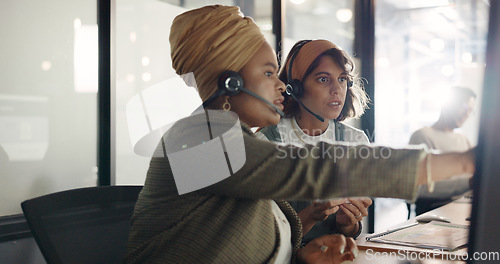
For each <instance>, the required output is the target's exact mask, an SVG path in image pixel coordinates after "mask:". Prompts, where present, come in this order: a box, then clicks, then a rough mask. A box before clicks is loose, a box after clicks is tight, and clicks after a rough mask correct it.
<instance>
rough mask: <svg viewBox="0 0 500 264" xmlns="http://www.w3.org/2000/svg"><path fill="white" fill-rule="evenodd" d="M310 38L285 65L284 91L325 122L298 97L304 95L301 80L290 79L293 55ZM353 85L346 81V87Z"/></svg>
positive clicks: (322, 119)
mask: <svg viewBox="0 0 500 264" xmlns="http://www.w3.org/2000/svg"><path fill="white" fill-rule="evenodd" d="M311 41H312V40H306V41H304V43H303V44H302V45H300V46H299V47H298V48H297V50H296V51H295V52H294V53H293V54H292V57H291V58H290V63H289V64H288V67H287V74H286V75H287V76H286V77H287V85H286V89H285V93H286V94H287V95H288V96H291V97H292V98H293V99H295V101H297V102H298V103H299V104H300V105H301V106H302V107H304V109H306V110H307V111H308V112H309V113H311V115H313V116H314V117H316V118H317V119H318V120H319V121H321V122H325V119H324V118H323V117H322V116H320V115H318V114H316V113H314V112H313V111H311V110H309V108H307V107H306V106H305V105H304V104H303V103H302V102H301V101H300V100H299V98H300V97H302V96H303V95H304V85H303V84H302V82H301V81H300V80H298V79H292V68H293V61H294V60H295V57H297V55H298V54H299V52H300V49H302V47H304V46H305V45H306V44H307V43H309V42H311ZM352 85H353V82H352V81H351V80H349V81H347V87H348V88H349V87H352Z"/></svg>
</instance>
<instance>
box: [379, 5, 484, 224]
mask: <svg viewBox="0 0 500 264" xmlns="http://www.w3.org/2000/svg"><path fill="white" fill-rule="evenodd" d="M488 11H489V5H488V1H482V0H455V1H451V0H450V1H448V0H439V1H420V0H404V1H401V0H381V1H377V6H376V19H375V34H376V35H375V37H376V50H375V102H376V103H375V104H376V110H375V139H376V140H375V141H376V143H379V144H384V145H389V146H394V147H402V146H405V145H407V144H408V142H409V139H410V136H411V134H412V133H413V132H414V131H415V130H417V129H419V128H422V127H424V126H430V125H432V124H433V123H434V122H435V121H437V119H438V117H439V113H440V108H441V105H442V104H443V103H444V102H446V100H447V98H448V95H447V91H448V89H450V88H451V87H452V86H463V87H468V88H471V89H472V90H474V91H475V92H476V94H477V95H478V97H477V99H476V103H475V106H476V108H475V109H476V110H475V111H474V112H473V113H472V115H471V116H470V117H469V119H468V120H467V121H466V122H465V123H464V125H463V126H462V127H461V128H459V129H457V131H458V132H460V133H463V134H464V135H466V136H467V137H468V138H469V140H470V141H471V143H472V145H475V144H476V142H477V133H478V124H479V113H478V112H479V109H480V108H479V105H480V104H481V94H482V91H481V87H482V83H483V72H484V61H485V48H486V33H487V26H488ZM387 201H388V200H387ZM375 208H376V210H377V213H376V215H377V218H376V222H375V231H377V230H384V229H385V228H386V227H387V226H390V225H394V224H397V223H400V222H402V221H403V220H405V219H406V216H405V214H406V212H407V209H406V204H405V203H404V201H399V202H397V201H392V202H388V203H387V204H378V203H377V206H376V207H375Z"/></svg>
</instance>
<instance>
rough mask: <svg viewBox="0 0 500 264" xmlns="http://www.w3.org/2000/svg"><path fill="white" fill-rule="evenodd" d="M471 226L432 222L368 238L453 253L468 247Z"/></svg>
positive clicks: (373, 240)
mask: <svg viewBox="0 0 500 264" xmlns="http://www.w3.org/2000/svg"><path fill="white" fill-rule="evenodd" d="M468 236H469V226H467V225H458V224H451V223H443V222H437V221H432V222H430V223H427V224H418V225H413V226H410V227H408V228H404V229H399V230H397V231H395V232H391V233H384V234H381V235H380V236H377V235H375V236H370V237H369V238H367V240H368V241H371V242H379V243H387V244H395V245H402V246H412V247H419V248H430V249H442V250H447V251H453V250H455V249H457V248H460V247H462V246H465V245H467V242H468Z"/></svg>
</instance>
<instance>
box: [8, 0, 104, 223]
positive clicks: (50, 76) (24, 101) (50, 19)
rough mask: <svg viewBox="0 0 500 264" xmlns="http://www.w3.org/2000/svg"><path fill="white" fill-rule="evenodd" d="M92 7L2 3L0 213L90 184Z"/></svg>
mask: <svg viewBox="0 0 500 264" xmlns="http://www.w3.org/2000/svg"><path fill="white" fill-rule="evenodd" d="M96 14H97V7H96V3H95V2H93V1H84V0H73V1H58V0H51V1H26V0H15V1H14V0H5V1H2V8H1V10H0V23H1V24H2V27H1V29H0V35H1V36H2V41H1V44H0V46H1V49H0V54H1V57H2V60H0V72H1V73H0V74H1V76H2V77H1V78H0V87H1V88H0V182H1V184H0V216H4V215H12V214H19V213H21V207H20V203H21V202H22V201H23V200H26V199H29V198H32V197H36V196H40V195H44V194H48V193H52V192H56V191H61V190H65V189H72V188H77V187H83V186H95V185H96V184H97V168H96V159H97V158H96V153H97V139H96V137H97V113H96V109H97V61H98V60H97V18H96Z"/></svg>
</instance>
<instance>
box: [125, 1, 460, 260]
mask: <svg viewBox="0 0 500 264" xmlns="http://www.w3.org/2000/svg"><path fill="white" fill-rule="evenodd" d="M170 42H171V49H172V54H171V55H172V64H173V67H174V69H175V70H176V71H177V73H178V74H188V73H193V75H194V80H195V81H196V83H197V87H198V91H199V94H200V97H201V98H202V100H203V101H204V105H205V106H206V107H207V108H206V109H205V110H204V111H202V113H201V114H199V115H195V116H190V117H188V118H185V119H183V120H180V121H179V122H178V123H177V124H176V125H174V127H172V129H170V130H169V131H168V132H167V133H166V136H167V135H168V138H167V139H165V138H164V139H162V141H161V142H160V143H159V144H158V148H157V152H156V153H155V156H154V157H153V158H152V159H151V163H150V167H149V170H148V174H147V178H146V182H145V184H144V188H143V190H142V192H141V193H140V195H139V198H138V201H137V204H136V207H135V211H134V215H133V217H132V222H131V230H130V235H129V243H128V246H127V254H126V256H125V260H124V263H295V262H301V263H316V262H321V263H341V262H343V261H345V260H352V259H353V258H354V257H355V255H356V254H357V247H356V245H355V244H354V241H353V239H352V238H345V237H344V236H342V235H326V236H322V237H319V238H317V239H315V240H313V241H311V242H310V243H308V244H307V245H306V246H305V247H304V248H300V240H301V234H302V227H301V224H300V219H299V218H298V216H297V214H296V213H295V211H294V210H293V209H292V208H291V206H290V204H288V203H287V202H285V201H284V200H285V199H286V200H301V199H302V200H313V199H318V198H332V197H345V196H359V195H370V196H377V195H379V196H391V197H397V198H404V199H411V198H412V195H413V193H414V190H415V189H416V186H417V184H422V183H424V182H426V179H428V177H426V173H425V170H423V169H422V167H423V166H424V165H425V163H424V160H425V157H426V155H425V152H424V151H423V150H415V149H413V150H402V151H399V150H394V151H393V153H392V154H391V158H390V159H387V160H378V161H376V160H375V159H374V158H367V159H364V160H360V159H359V157H344V158H341V157H336V158H335V159H334V158H332V157H334V156H335V153H336V152H337V150H339V149H340V150H343V151H346V150H347V146H333V145H327V144H325V145H318V146H315V147H312V146H311V147H308V148H296V147H293V146H289V147H286V146H278V147H277V146H276V145H274V144H272V143H269V142H265V141H262V140H259V139H257V138H256V137H255V136H254V135H253V133H252V131H251V130H250V128H249V127H256V126H267V125H272V124H277V123H278V121H279V119H280V114H279V112H280V111H281V109H283V106H282V102H283V95H282V94H281V93H282V92H283V91H284V89H285V85H284V83H283V82H282V81H280V80H279V78H278V63H277V60H276V56H275V54H274V52H273V50H272V48H271V47H270V45H269V44H268V43H267V42H266V41H265V40H264V37H263V36H262V33H261V32H260V30H259V29H258V27H257V26H256V25H255V23H254V22H253V21H252V19H250V18H247V17H244V16H243V15H242V14H241V13H240V12H239V9H238V8H237V7H227V6H206V7H203V8H199V9H195V10H192V11H188V12H186V13H183V14H181V15H179V16H177V17H176V18H175V20H174V21H173V24H172V30H171V36H170ZM227 70H230V71H233V73H231V74H232V75H234V76H232V77H231V78H228V76H229V75H227V74H226V73H225V72H226V71H227ZM244 89H245V90H244ZM221 91H222V92H221ZM239 91H244V92H239ZM221 109H224V111H222V110H221ZM278 110H279V111H278ZM225 111H227V112H225ZM214 112H222V114H221V115H220V116H217V117H215V118H213V115H212V114H213V113H214ZM231 112H233V113H234V114H236V115H237V116H238V118H239V119H238V122H236V125H235V126H238V127H237V130H238V131H239V132H240V134H241V138H242V142H241V145H233V144H231V142H234V135H227V134H226V133H223V134H222V135H220V136H215V137H214V136H213V135H212V133H213V132H214V131H216V130H217V127H216V125H217V124H219V123H221V122H222V123H223V122H224V121H225V120H224V119H225V118H227V117H230V116H233V114H231ZM239 121H241V123H242V125H241V127H240V126H239V124H240V123H239ZM235 126H233V127H235ZM206 134H210V137H209V138H208V139H209V140H206V141H205V140H204V141H200V142H198V143H199V145H196V147H192V145H191V143H193V142H192V141H190V139H191V138H189V137H186V136H185V135H206ZM172 146H174V147H177V146H178V147H179V149H175V152H172V151H171V150H172V149H171V148H170V147H172ZM210 146H216V147H217V150H218V152H201V153H200V152H198V151H197V150H206V147H210ZM380 150H381V149H380V148H368V149H366V151H368V154H371V153H374V152H376V151H380ZM238 151H240V152H238ZM366 151H365V152H366ZM304 152H306V154H307V155H304ZM162 153H166V155H156V154H162ZM234 153H237V154H238V155H233V154H234ZM322 154H324V155H328V156H329V157H327V156H321V155H322ZM219 157H220V158H222V159H223V161H224V164H225V166H226V167H224V168H220V167H217V164H212V163H211V161H212V160H216V158H219ZM434 158H437V157H434ZM238 159H243V161H244V162H243V163H242V164H241V166H233V165H235V164H236V163H237V161H238ZM178 162H180V163H178ZM178 164H184V166H179V165H178ZM354 164H356V166H357V167H356V168H353V165H354ZM210 165H212V167H211V168H210V169H200V168H206V167H207V166H210ZM457 167H461V168H463V167H462V166H454V168H457ZM368 170H369V171H370V172H371V173H370V174H369V175H367V171H368ZM179 171H180V172H183V173H184V172H186V171H196V174H195V175H188V176H190V178H189V179H192V180H196V182H187V184H188V185H189V184H193V185H194V184H198V185H197V186H200V187H199V188H197V189H195V190H192V191H183V190H184V189H183V188H184V187H185V186H184V185H182V184H186V178H178V175H180V174H178V172H179ZM219 172H220V174H222V173H223V172H229V173H230V176H228V177H226V178H218V180H217V181H216V182H214V183H211V184H205V185H204V184H203V183H204V182H206V180H207V179H208V178H210V177H212V176H214V173H215V174H217V173H219ZM347 172H349V177H346V174H347ZM452 173H453V171H446V172H445V173H443V171H440V173H436V175H435V176H433V177H434V178H433V179H435V180H438V179H441V178H445V177H449V176H451V175H450V174H452ZM182 175H185V174H182ZM191 176H194V177H191ZM361 181H363V184H359V182H361ZM384 181H385V183H388V184H383V185H381V184H379V183H380V182H384ZM346 187H348V188H346Z"/></svg>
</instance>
